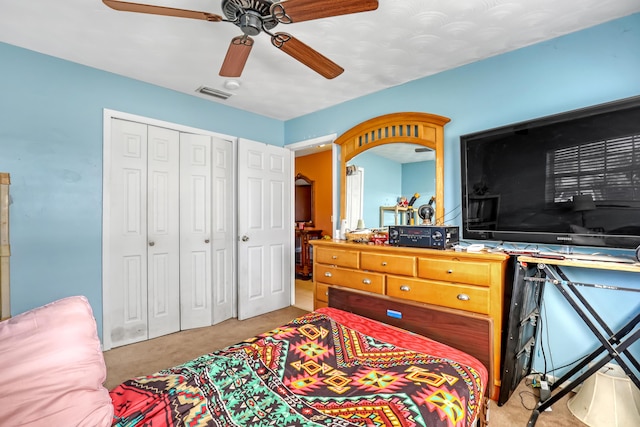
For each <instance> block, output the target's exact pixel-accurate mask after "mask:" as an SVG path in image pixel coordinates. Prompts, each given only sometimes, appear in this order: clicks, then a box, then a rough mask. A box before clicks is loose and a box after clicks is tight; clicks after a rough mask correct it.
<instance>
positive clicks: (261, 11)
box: [102, 0, 378, 79]
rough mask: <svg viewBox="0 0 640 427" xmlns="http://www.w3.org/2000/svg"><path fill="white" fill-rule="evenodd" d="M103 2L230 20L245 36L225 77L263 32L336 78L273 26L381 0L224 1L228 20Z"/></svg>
mask: <svg viewBox="0 0 640 427" xmlns="http://www.w3.org/2000/svg"><path fill="white" fill-rule="evenodd" d="M102 2H103V3H104V4H105V5H107V6H109V7H110V8H112V9H114V10H117V11H123V12H136V13H147V14H152V15H163V16H172V17H179V18H190V19H200V20H205V21H209V22H230V23H232V24H234V25H236V26H237V27H238V28H240V30H241V31H242V33H243V34H244V35H242V36H238V37H234V38H233V39H232V40H231V43H230V45H229V48H228V50H227V54H226V56H225V58H224V61H223V63H222V67H221V68H220V72H219V74H220V76H223V77H240V75H241V74H242V70H243V69H244V66H245V64H246V62H247V59H248V58H249V53H250V52H251V48H252V46H253V39H252V38H251V36H257V35H258V34H260V33H261V32H264V33H266V34H268V35H269V36H271V43H272V44H273V45H274V46H275V47H277V48H278V49H279V50H281V51H283V52H284V53H286V54H288V55H289V56H291V57H292V58H294V59H296V60H298V61H300V62H301V63H303V64H304V65H306V66H307V67H309V68H311V69H312V70H314V71H315V72H317V73H318V74H320V75H322V76H323V77H325V78H327V79H333V78H335V77H337V76H339V75H340V74H342V73H343V72H344V69H343V68H342V67H340V66H339V65H338V64H336V63H334V62H333V61H331V60H330V59H329V58H327V57H326V56H324V55H322V54H321V53H320V52H318V51H316V50H315V49H313V48H312V47H310V46H308V45H306V44H305V43H303V42H301V41H300V40H298V39H296V38H295V37H293V36H292V35H291V34H288V33H275V34H272V33H271V32H270V31H271V29H272V28H274V27H275V26H276V25H278V24H279V23H282V24H292V23H296V22H303V21H309V20H313V19H321V18H329V17H332V16H339V15H347V14H351V13H360V12H367V11H371V10H375V9H377V8H378V0H341V1H337V0H283V1H273V0H222V11H223V13H224V15H225V17H226V19H225V18H223V17H222V16H220V15H216V14H214V13H209V12H199V11H194V10H185V9H176V8H171V7H164V6H153V5H148V4H139V3H130V2H126V1H119V0H102Z"/></svg>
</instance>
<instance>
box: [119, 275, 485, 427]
mask: <svg viewBox="0 0 640 427" xmlns="http://www.w3.org/2000/svg"><path fill="white" fill-rule="evenodd" d="M329 292H330V294H329V307H326V308H320V309H318V310H316V311H314V312H312V313H309V314H306V315H304V316H301V317H298V318H296V319H293V320H292V321H291V322H289V323H288V324H286V325H282V326H281V327H279V328H276V329H274V330H271V331H268V332H265V333H263V334H260V335H258V336H256V337H252V338H250V339H247V340H245V341H243V342H240V343H238V344H235V345H232V346H230V347H227V348H224V349H221V350H218V351H216V352H213V353H209V354H206V355H203V356H201V357H198V358H196V359H194V360H191V361H189V362H187V363H184V364H182V365H179V366H175V367H172V368H169V369H165V370H162V371H159V372H157V373H155V374H152V375H148V376H144V377H138V378H133V379H130V380H128V381H125V382H124V383H122V384H120V385H119V386H117V387H115V388H114V389H112V390H111V391H110V392H109V393H110V396H111V399H112V401H113V407H114V411H115V413H114V422H113V425H114V426H117V427H132V426H183V425H184V426H429V427H432V426H455V427H464V426H472V425H475V423H476V422H478V423H479V425H484V424H485V418H486V417H485V412H484V411H485V409H486V402H487V399H486V396H487V378H488V370H487V367H488V366H491V363H489V362H490V360H491V348H492V346H491V330H492V329H491V320H490V319H489V318H488V317H485V316H480V315H470V314H469V313H465V312H461V311H457V310H446V309H442V308H439V307H433V306H428V305H426V304H415V303H410V302H402V301H398V300H394V299H391V298H388V297H384V296H380V295H377V296H375V295H371V294H369V293H363V292H357V291H352V290H346V289H341V288H338V287H336V288H331V289H330V291H329ZM400 328H404V329H400ZM405 329H406V330H405ZM408 330H411V331H414V332H416V333H412V332H408ZM425 336H431V337H435V339H436V341H434V340H431V339H429V338H425ZM447 344H452V345H453V346H454V347H456V348H453V347H450V346H448V345H447Z"/></svg>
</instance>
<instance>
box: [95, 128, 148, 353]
mask: <svg viewBox="0 0 640 427" xmlns="http://www.w3.org/2000/svg"><path fill="white" fill-rule="evenodd" d="M110 165H111V168H110V178H111V182H110V185H111V188H112V189H113V191H111V192H110V197H109V200H108V201H107V203H108V207H107V209H108V210H109V215H108V216H107V217H108V219H109V222H108V223H107V224H105V235H104V239H105V240H106V241H107V242H109V245H108V251H109V254H108V256H107V257H106V258H105V261H106V262H105V265H104V268H103V270H104V278H103V286H104V287H107V288H108V290H107V295H109V307H108V309H109V315H110V319H109V321H110V331H109V336H108V337H105V340H109V341H110V343H109V342H107V348H110V347H111V345H112V346H114V347H115V346H120V345H126V344H130V343H134V342H138V341H142V340H145V339H147V338H148V333H147V330H148V317H147V225H146V224H147V126H146V125H142V124H139V123H133V122H128V121H124V120H115V119H114V120H113V121H112V140H111V156H110ZM109 344H111V345H109Z"/></svg>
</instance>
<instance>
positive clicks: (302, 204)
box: [294, 173, 314, 227]
mask: <svg viewBox="0 0 640 427" xmlns="http://www.w3.org/2000/svg"><path fill="white" fill-rule="evenodd" d="M294 182H295V186H296V192H295V205H296V208H295V222H296V224H298V227H300V224H304V225H303V226H304V227H313V226H314V217H313V205H314V203H313V201H314V193H313V181H312V180H310V179H309V178H307V177H306V176H304V175H302V174H301V173H299V174H297V175H296V177H295V181H294Z"/></svg>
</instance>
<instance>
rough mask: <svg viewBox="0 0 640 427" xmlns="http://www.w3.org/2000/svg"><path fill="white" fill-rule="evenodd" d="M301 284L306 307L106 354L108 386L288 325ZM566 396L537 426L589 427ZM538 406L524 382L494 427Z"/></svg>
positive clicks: (493, 411)
mask: <svg viewBox="0 0 640 427" xmlns="http://www.w3.org/2000/svg"><path fill="white" fill-rule="evenodd" d="M301 282H306V283H302V287H301V289H299V290H298V289H297V292H298V291H300V292H301V293H300V296H301V298H298V296H296V306H302V307H306V309H302V308H298V307H294V306H291V307H288V308H284V309H282V310H278V311H274V312H271V313H267V314H264V315H262V316H257V317H254V318H251V319H247V320H243V321H239V320H237V319H230V320H227V321H224V322H222V323H220V324H218V325H215V326H209V327H206V328H199V329H191V330H187V331H181V332H177V333H174V334H170V335H166V336H163V337H159V338H155V339H152V340H148V341H144V342H140V343H136V344H130V345H127V346H122V347H117V348H114V349H111V350H109V351H106V352H104V358H105V362H106V364H107V381H106V383H105V386H106V387H107V388H108V389H112V388H113V387H115V386H116V385H118V384H120V383H121V382H123V381H125V380H127V379H129V378H132V377H135V376H140V375H147V374H151V373H154V372H156V371H159V370H161V369H164V368H169V367H171V366H175V365H179V364H181V363H184V362H186V361H188V360H191V359H193V358H195V357H198V356H200V355H202V354H205V353H210V352H212V351H214V350H218V349H221V348H223V347H226V346H228V345H231V344H235V343H237V342H239V341H242V340H243V339H245V338H249V337H252V336H254V335H257V334H259V333H262V332H266V331H268V330H271V329H273V328H275V327H278V326H280V325H283V324H286V323H287V322H288V321H289V320H291V319H293V318H294V317H297V316H300V315H302V314H304V313H306V312H308V311H310V308H309V304H310V303H311V305H312V304H313V303H312V298H313V294H312V293H311V291H310V290H309V289H304V288H305V287H306V288H308V285H309V283H310V282H309V281H301ZM296 295H297V294H296ZM310 301H311V302H310ZM566 398H567V397H566V396H565V398H564V399H563V400H561V401H559V402H557V403H556V404H555V405H554V406H553V407H552V411H551V412H545V413H543V414H541V415H540V417H539V418H538V422H537V423H536V427H574V426H576V427H583V426H585V425H584V424H582V423H581V422H580V421H579V420H578V419H576V418H575V417H573V416H572V415H571V413H570V412H569V410H568V409H567V405H566ZM536 403H537V397H536V395H535V392H534V390H533V389H531V388H530V387H528V386H527V385H526V384H525V383H524V382H523V383H522V384H520V386H519V388H518V389H517V390H516V391H515V393H514V394H513V396H511V398H510V399H509V401H508V402H507V403H506V404H505V405H503V406H501V407H498V406H497V405H496V404H495V402H491V403H490V405H489V426H490V427H516V426H518V427H519V426H522V427H524V426H526V425H527V421H528V420H529V417H530V415H531V410H532V408H533V407H534V406H535V405H536Z"/></svg>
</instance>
